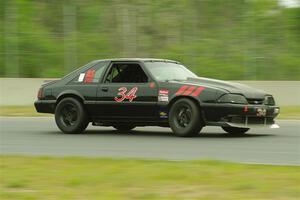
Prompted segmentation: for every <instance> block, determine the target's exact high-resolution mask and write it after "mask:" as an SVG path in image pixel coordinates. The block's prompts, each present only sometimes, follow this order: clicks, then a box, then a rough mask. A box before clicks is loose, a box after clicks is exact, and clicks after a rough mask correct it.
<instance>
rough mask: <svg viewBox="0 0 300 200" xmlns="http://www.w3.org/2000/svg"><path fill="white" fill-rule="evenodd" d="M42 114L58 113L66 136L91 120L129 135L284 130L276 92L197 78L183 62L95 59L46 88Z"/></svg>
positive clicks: (41, 100) (42, 91) (41, 97)
mask: <svg viewBox="0 0 300 200" xmlns="http://www.w3.org/2000/svg"><path fill="white" fill-rule="evenodd" d="M34 105H35V108H36V110H37V112H40V113H53V114H55V122H56V124H57V126H58V128H59V129H60V130H61V131H62V132H64V133H82V132H84V130H85V129H86V127H87V126H88V124H89V123H90V122H91V123H92V125H95V126H113V127H114V128H116V129H117V130H120V131H129V130H131V129H133V128H135V127H137V126H162V127H170V128H171V129H172V131H173V132H174V133H175V134H176V135H177V136H182V137H188V136H195V135H197V134H198V133H199V132H200V131H201V129H202V128H203V127H204V126H220V127H222V129H223V130H224V131H225V132H227V133H229V134H232V135H241V134H244V133H246V132H247V131H248V130H249V129H250V128H251V127H254V126H259V127H270V128H278V127H279V126H278V125H277V124H276V123H275V121H274V118H275V117H276V116H277V115H278V114H279V107H278V106H276V104H275V101H274V98H273V96H272V95H271V94H268V93H266V92H264V91H261V90H258V89H254V88H251V87H248V86H245V85H242V84H238V83H233V82H225V81H220V80H215V79H210V78H203V77H198V76H196V75H195V74H194V73H193V72H191V71H190V70H188V69H187V68H186V67H185V66H184V65H182V64H181V63H179V62H177V61H172V60H163V59H150V58H149V59H147V58H141V59H140V58H133V59H106V60H96V61H92V62H90V63H88V64H86V65H84V66H83V67H81V68H79V69H77V70H75V71H73V72H71V73H70V74H68V75H66V76H65V77H63V78H61V79H60V80H56V81H51V82H48V83H45V84H43V85H42V86H41V88H40V89H39V91H38V95H37V100H36V101H35V103H34Z"/></svg>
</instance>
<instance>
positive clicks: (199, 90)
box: [191, 87, 204, 97]
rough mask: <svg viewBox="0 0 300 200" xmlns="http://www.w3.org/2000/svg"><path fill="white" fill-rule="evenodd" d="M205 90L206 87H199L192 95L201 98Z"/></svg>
mask: <svg viewBox="0 0 300 200" xmlns="http://www.w3.org/2000/svg"><path fill="white" fill-rule="evenodd" d="M203 90H204V87H198V88H197V90H196V91H195V92H193V94H191V95H192V96H193V97H196V96H199V94H200V93H201V92H202V91H203Z"/></svg>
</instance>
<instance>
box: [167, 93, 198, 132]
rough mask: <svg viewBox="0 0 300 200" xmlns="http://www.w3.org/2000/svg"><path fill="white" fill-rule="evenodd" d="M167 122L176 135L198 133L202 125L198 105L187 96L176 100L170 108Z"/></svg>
mask: <svg viewBox="0 0 300 200" xmlns="http://www.w3.org/2000/svg"><path fill="white" fill-rule="evenodd" d="M169 124H170V127H171V129H172V131H173V132H174V133H175V135H177V136H180V137H193V136H196V135H198V134H199V132H200V131H201V129H202V127H203V121H202V118H201V114H200V110H199V107H198V106H197V105H196V104H195V103H194V102H193V101H192V100H190V99H187V98H182V99H179V100H177V101H176V102H175V103H174V104H173V105H172V107H171V109H170V112H169Z"/></svg>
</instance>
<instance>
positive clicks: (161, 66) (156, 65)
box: [145, 62, 197, 81]
mask: <svg viewBox="0 0 300 200" xmlns="http://www.w3.org/2000/svg"><path fill="white" fill-rule="evenodd" d="M145 65H146V67H147V69H148V70H149V71H150V73H151V74H152V75H153V76H154V77H155V79H156V80H158V81H168V80H186V79H187V78H188V77H191V78H196V77H197V76H196V75H195V74H194V73H193V72H191V71H190V70H188V69H187V68H185V67H184V66H183V65H181V64H177V63H171V62H145Z"/></svg>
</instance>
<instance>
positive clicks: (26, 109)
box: [0, 106, 300, 119]
mask: <svg viewBox="0 0 300 200" xmlns="http://www.w3.org/2000/svg"><path fill="white" fill-rule="evenodd" d="M280 109H281V111H280V114H279V117H278V119H300V106H282V107H281V108H280ZM0 116H19V117H20V116H21V117H22V116H29V117H34V116H51V114H43V113H37V112H36V111H35V108H34V107H33V106H0Z"/></svg>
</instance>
